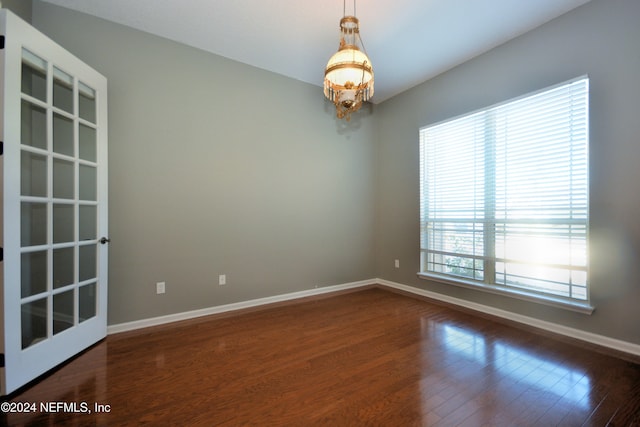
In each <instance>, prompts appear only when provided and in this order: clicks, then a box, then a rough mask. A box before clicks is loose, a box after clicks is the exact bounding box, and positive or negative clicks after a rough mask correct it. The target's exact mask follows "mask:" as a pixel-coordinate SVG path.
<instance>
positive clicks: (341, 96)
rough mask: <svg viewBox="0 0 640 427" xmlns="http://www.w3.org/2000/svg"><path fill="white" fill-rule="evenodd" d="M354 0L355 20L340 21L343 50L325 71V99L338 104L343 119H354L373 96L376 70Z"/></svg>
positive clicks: (350, 17)
mask: <svg viewBox="0 0 640 427" xmlns="http://www.w3.org/2000/svg"><path fill="white" fill-rule="evenodd" d="M355 14H356V1H355V0H353V16H351V15H349V16H347V14H346V0H343V17H342V19H341V20H340V46H339V48H338V52H336V53H335V54H334V55H333V56H332V57H331V58H330V59H329V62H328V63H327V67H326V68H325V71H324V95H325V96H326V97H327V98H328V99H329V100H330V101H331V102H333V103H334V104H335V106H336V115H337V117H338V118H339V119H343V118H344V119H346V120H347V121H349V120H350V119H351V113H354V112H356V111H358V110H359V109H360V107H361V106H362V103H363V102H365V101H368V100H369V99H370V98H371V97H372V96H373V67H372V66H371V61H370V60H369V57H368V56H367V54H366V51H365V49H364V44H363V43H362V39H361V38H360V28H359V21H358V18H356V17H355Z"/></svg>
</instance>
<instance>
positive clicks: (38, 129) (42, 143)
mask: <svg viewBox="0 0 640 427" xmlns="http://www.w3.org/2000/svg"><path fill="white" fill-rule="evenodd" d="M20 127H21V132H20V142H21V143H22V144H23V145H29V146H31V147H36V148H42V149H43V150H45V149H46V148H47V111H46V110H45V109H44V108H42V107H38V106H37V105H34V104H32V103H30V102H28V101H24V100H23V101H22V104H21V109H20Z"/></svg>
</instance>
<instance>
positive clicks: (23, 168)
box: [20, 151, 47, 197]
mask: <svg viewBox="0 0 640 427" xmlns="http://www.w3.org/2000/svg"><path fill="white" fill-rule="evenodd" d="M20 157H21V159H20V160H21V161H20V193H21V194H22V195H23V196H35V197H46V196H47V157H46V156H42V155H40V154H35V153H30V152H28V151H23V152H22V155H21V156H20Z"/></svg>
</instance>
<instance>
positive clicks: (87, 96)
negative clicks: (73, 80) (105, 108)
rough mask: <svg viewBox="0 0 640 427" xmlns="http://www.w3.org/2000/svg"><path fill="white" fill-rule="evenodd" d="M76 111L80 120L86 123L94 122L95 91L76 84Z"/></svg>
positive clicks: (82, 84) (84, 85)
mask: <svg viewBox="0 0 640 427" xmlns="http://www.w3.org/2000/svg"><path fill="white" fill-rule="evenodd" d="M78 98H79V100H78V110H79V114H80V118H81V119H84V120H86V121H88V122H91V123H95V122H96V91H95V90H93V89H92V88H90V87H89V86H87V85H86V84H84V83H82V82H80V83H78Z"/></svg>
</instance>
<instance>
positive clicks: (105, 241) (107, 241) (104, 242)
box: [98, 237, 111, 245]
mask: <svg viewBox="0 0 640 427" xmlns="http://www.w3.org/2000/svg"><path fill="white" fill-rule="evenodd" d="M98 241H99V242H100V244H102V245H104V244H106V243H109V242H110V241H111V240H109V239H107V238H106V237H103V238H101V239H100V240H98Z"/></svg>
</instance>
